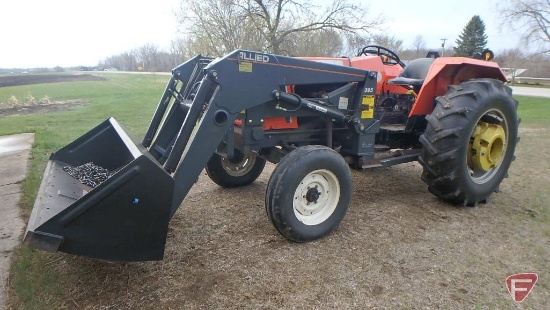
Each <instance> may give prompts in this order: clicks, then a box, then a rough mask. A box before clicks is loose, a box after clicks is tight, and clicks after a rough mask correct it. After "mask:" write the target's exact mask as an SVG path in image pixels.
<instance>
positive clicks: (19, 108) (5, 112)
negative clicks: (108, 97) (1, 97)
mask: <svg viewBox="0 0 550 310" xmlns="http://www.w3.org/2000/svg"><path fill="white" fill-rule="evenodd" d="M88 103H89V102H88V100H83V99H75V100H62V101H52V102H48V103H34V104H28V105H27V104H23V105H16V106H13V107H5V108H4V107H2V105H0V117H5V116H11V115H27V114H36V113H47V112H58V111H66V110H67V109H68V108H73V107H80V106H83V105H86V104H88Z"/></svg>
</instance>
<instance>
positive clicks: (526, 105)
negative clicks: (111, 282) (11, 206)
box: [0, 74, 550, 309]
mask: <svg viewBox="0 0 550 310" xmlns="http://www.w3.org/2000/svg"><path fill="white" fill-rule="evenodd" d="M105 77H107V80H106V81H89V82H67V83H56V84H37V85H25V86H17V87H4V88H0V102H6V101H8V100H9V98H11V97H12V96H15V97H17V98H24V97H25V96H27V95H28V94H29V92H30V93H31V94H32V95H33V96H34V97H36V98H43V97H45V96H48V97H49V98H51V100H69V99H84V100H88V101H89V102H90V103H89V104H88V105H86V106H84V107H79V108H76V109H74V110H68V111H65V112H55V113H46V114H35V115H23V116H10V117H5V118H1V119H0V135H8V134H15V133H23V132H33V133H35V144H34V147H33V151H32V163H31V167H30V169H29V174H28V176H27V178H26V180H25V182H24V184H23V198H22V200H21V206H22V210H23V214H24V215H25V216H28V215H29V213H30V210H31V208H32V205H33V203H34V199H35V196H36V192H37V190H38V187H39V185H40V180H41V177H42V174H43V171H44V167H45V164H46V161H47V159H48V157H49V155H50V154H51V153H52V152H54V151H56V150H58V149H59V148H61V147H63V146H64V145H66V144H68V143H69V142H71V141H73V140H74V139H76V138H78V137H79V136H81V135H82V134H84V133H85V132H87V131H88V130H90V129H91V128H93V127H94V126H96V125H98V124H99V123H100V122H102V121H103V120H105V119H106V118H108V117H111V116H113V117H115V118H116V119H117V120H119V122H120V123H121V124H122V125H123V126H124V127H125V128H126V129H127V130H128V131H129V132H130V133H131V134H134V135H135V136H137V137H141V136H142V135H143V134H144V132H145V130H146V129H147V125H148V123H149V121H150V119H151V116H152V114H153V112H154V110H155V108H156V106H157V104H158V100H159V99H160V96H161V95H162V92H163V90H164V87H165V83H166V82H167V81H168V79H169V76H166V75H134V74H106V75H105ZM517 99H518V100H519V102H520V105H519V115H520V117H521V118H522V124H521V126H529V127H543V128H547V129H550V99H543V98H532V97H517ZM546 220H549V219H548V218H547V217H546ZM56 257H57V256H56V254H50V253H44V252H40V251H34V250H30V249H28V248H25V247H21V248H19V249H18V250H17V251H16V252H15V255H14V260H13V262H12V269H11V272H12V275H11V280H10V285H9V291H10V295H9V296H10V305H11V306H12V307H14V308H25V309H55V308H59V307H61V306H63V305H64V306H65V307H69V308H71V307H73V308H74V307H75V305H72V304H70V303H68V304H67V300H70V296H71V292H70V291H67V290H66V289H67V287H70V286H71V283H72V284H73V285H81V283H75V282H73V280H74V279H72V278H71V277H70V276H69V277H64V278H60V277H59V273H58V272H57V271H58V269H59V268H64V266H63V265H60V266H58V267H56V268H53V269H52V268H47V271H45V269H44V268H43V266H44V265H49V264H55V263H56V262H55V259H56ZM63 258H65V259H67V258H66V257H63ZM69 259H73V258H69ZM82 272H84V273H85V272H93V270H91V269H90V270H82Z"/></svg>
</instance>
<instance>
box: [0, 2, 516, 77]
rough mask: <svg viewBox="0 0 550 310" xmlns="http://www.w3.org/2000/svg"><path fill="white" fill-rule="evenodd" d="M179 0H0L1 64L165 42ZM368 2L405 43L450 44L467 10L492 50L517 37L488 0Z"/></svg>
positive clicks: (65, 62)
mask: <svg viewBox="0 0 550 310" xmlns="http://www.w3.org/2000/svg"><path fill="white" fill-rule="evenodd" d="M180 1H181V0H137V1H136V0H94V1H83V0H1V1H0V14H1V15H0V68H34V67H49V68H51V67H55V66H61V67H73V66H95V65H97V63H98V62H99V61H100V60H102V59H104V58H106V57H109V56H112V55H116V54H119V53H122V52H125V51H130V50H132V49H134V48H136V47H139V46H141V45H143V44H146V43H153V44H156V45H157V46H158V47H159V48H161V49H166V50H167V49H168V47H169V46H170V41H171V40H172V39H173V38H175V37H176V36H177V35H178V31H181V30H182V29H178V24H177V20H176V15H175V12H176V11H177V10H178V8H179V3H180ZM327 1H328V0H321V1H320V2H321V3H322V2H327ZM369 2H370V11H371V14H373V16H374V15H378V14H382V15H383V16H385V20H386V23H385V24H384V26H383V27H382V30H383V32H386V33H388V34H390V35H393V36H395V37H396V38H398V39H401V40H403V46H404V47H405V48H407V47H412V43H413V40H414V38H415V37H416V36H417V35H419V34H421V35H422V36H423V37H424V40H425V41H426V43H427V47H430V48H437V47H440V46H441V42H442V41H441V39H442V38H447V39H448V40H447V43H446V46H447V47H449V46H451V45H455V44H454V42H455V40H456V39H457V38H458V35H459V34H460V32H461V31H462V29H463V28H464V26H465V25H466V24H467V23H468V21H469V20H470V19H471V18H472V16H474V15H479V16H480V17H481V19H482V20H483V21H484V22H485V25H486V34H487V35H488V37H489V40H488V41H489V43H488V47H489V48H491V49H492V50H493V51H495V52H497V53H498V50H501V49H505V48H512V47H516V46H517V44H518V43H519V34H517V33H512V32H509V31H507V32H502V31H500V30H499V26H500V25H499V22H498V21H499V19H498V16H497V13H496V9H495V7H494V1H479V0H459V1H455V0H451V1H443V0H415V1H403V0H393V1H361V3H369ZM205 31H207V29H205Z"/></svg>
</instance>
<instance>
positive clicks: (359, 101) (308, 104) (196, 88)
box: [24, 50, 379, 261]
mask: <svg viewBox="0 0 550 310" xmlns="http://www.w3.org/2000/svg"><path fill="white" fill-rule="evenodd" d="M376 81H377V73H376V72H369V71H366V70H362V69H357V68H351V67H343V66H337V65H331V64H326V63H318V62H312V61H308V60H302V59H296V58H291V57H283V56H275V55H271V54H263V53H257V52H250V51H244V50H236V51H234V52H232V53H230V54H228V55H226V56H225V57H222V58H220V59H215V60H214V59H212V58H206V57H201V56H197V57H195V58H193V59H190V60H189V61H187V62H186V63H184V64H182V65H180V66H179V67H177V68H175V69H174V70H173V75H172V77H171V79H170V81H169V82H168V85H167V87H166V89H165V91H164V93H163V95H162V97H161V100H160V103H159V105H158V107H157V110H156V112H155V114H154V115H153V118H152V121H151V124H150V126H149V128H148V130H147V132H146V134H145V137H144V139H143V141H142V142H141V143H139V142H136V141H135V140H133V139H132V138H131V137H130V136H129V135H128V134H127V133H126V131H125V130H124V129H123V128H122V126H121V125H120V124H118V122H117V121H116V120H115V119H112V118H111V119H108V120H106V121H105V122H103V123H102V124H100V125H99V126H97V127H96V128H94V129H92V130H91V131H90V132H88V133H86V134H85V135H83V136H82V137H80V138H79V139H77V140H75V141H74V142H72V143H71V144H69V145H67V146H65V147H64V148H62V149H60V150H59V151H57V152H56V153H54V154H52V156H51V157H50V160H49V162H48V165H47V168H46V172H45V174H44V177H43V180H42V183H41V186H40V189H39V193H38V195H37V199H36V201H35V205H34V208H33V211H32V214H31V218H30V220H29V224H28V227H27V233H26V235H25V240H24V242H25V244H27V245H29V246H31V247H35V248H38V249H42V250H48V251H63V252H66V253H71V254H76V255H82V256H87V257H92V258H99V259H105V260H113V261H144V260H159V259H162V258H163V255H164V246H165V243H166V235H167V231H168V224H169V221H170V219H171V218H172V217H173V215H174V214H175V212H176V210H177V209H178V208H179V206H180V205H181V204H182V201H183V200H184V198H185V197H186V195H187V194H188V193H189V190H190V189H191V187H192V186H193V184H194V183H195V182H196V180H197V179H198V177H199V175H200V173H201V171H202V169H203V168H204V167H205V165H206V163H207V161H208V160H209V159H210V157H212V155H213V154H214V153H215V152H216V151H217V150H218V148H219V147H220V145H222V144H224V143H225V144H228V145H227V148H228V150H227V153H228V154H231V152H232V147H234V145H231V144H232V143H233V142H234V141H233V140H234V131H236V130H237V129H236V128H235V126H236V125H235V124H236V122H235V121H236V120H237V119H239V120H240V121H241V122H244V121H246V129H247V130H249V132H252V133H251V134H250V137H248V136H247V137H245V140H246V139H249V140H250V141H254V142H253V143H255V144H254V145H252V146H250V147H248V146H247V145H245V146H244V147H245V148H246V147H248V149H253V150H259V149H260V147H262V145H261V144H260V142H262V141H263V142H262V143H266V142H265V141H264V140H265V139H264V140H262V137H263V136H262V135H263V129H262V123H263V122H264V118H265V116H269V115H287V114H288V113H286V112H281V109H282V108H280V107H279V103H285V104H286V105H287V106H288V105H290V106H293V107H294V108H295V111H298V110H299V113H298V114H300V113H301V114H300V115H306V116H307V115H314V116H323V119H326V121H327V122H328V123H330V124H328V125H327V129H328V128H332V122H336V123H337V124H338V126H341V127H342V129H345V128H348V129H349V131H350V132H351V133H352V134H351V135H349V136H348V135H346V136H345V137H344V138H345V139H344V140H346V141H347V140H353V141H354V143H353V145H354V146H353V147H350V151H349V152H351V153H353V154H356V155H360V156H363V155H367V156H368V155H369V154H370V155H372V153H373V152H374V134H375V133H376V132H377V131H378V127H377V126H378V125H379V124H378V121H377V120H375V119H373V117H372V109H373V106H374V98H375V91H376ZM316 84H331V85H336V86H338V87H339V88H338V89H337V90H334V91H333V92H331V93H330V94H329V95H328V97H327V98H320V99H316V100H314V101H312V100H308V99H305V98H301V97H300V96H298V95H296V94H289V93H287V92H286V91H287V90H288V89H289V86H300V85H316ZM344 99H345V100H344ZM348 100H349V104H348ZM344 103H345V104H344ZM248 110H250V111H254V112H253V113H252V112H251V113H250V114H246V118H243V114H242V112H243V111H248ZM287 111H288V110H287ZM277 113H278V114H277ZM285 113H286V114H285ZM346 130H347V129H346ZM329 131H330V130H329ZM327 135H328V134H327ZM331 135H332V133H331V134H330V136H331ZM254 139H256V140H257V141H256V140H254ZM269 143H272V142H269ZM245 144H246V141H245ZM329 144H330V143H329ZM230 146H231V147H230ZM271 146H272V147H273V146H274V145H271ZM283 155H284V154H283ZM90 162H91V163H94V164H96V165H98V166H101V167H103V168H105V169H107V170H109V171H111V172H112V173H113V174H112V176H111V177H110V178H108V179H106V180H105V181H103V182H101V183H100V184H99V185H98V186H96V187H90V186H88V185H86V184H80V183H83V182H82V180H80V183H79V182H78V180H75V179H74V178H72V177H71V176H69V175H68V174H67V173H66V170H67V169H69V170H70V169H73V167H77V166H80V165H84V164H86V163H90Z"/></svg>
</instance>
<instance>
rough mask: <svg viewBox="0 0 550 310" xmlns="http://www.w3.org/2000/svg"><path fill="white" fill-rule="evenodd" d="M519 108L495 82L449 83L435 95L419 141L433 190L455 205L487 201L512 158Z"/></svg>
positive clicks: (425, 178)
mask: <svg viewBox="0 0 550 310" xmlns="http://www.w3.org/2000/svg"><path fill="white" fill-rule="evenodd" d="M517 105H518V102H517V101H516V100H515V99H514V98H513V97H512V90H511V89H510V88H509V87H507V86H505V85H504V84H503V83H502V82H500V81H498V80H493V79H477V80H471V81H467V82H463V83H461V84H459V85H451V86H449V90H448V91H447V93H446V94H445V95H444V96H441V97H437V98H436V106H435V108H434V110H433V112H432V113H431V114H430V115H427V116H426V120H427V122H428V125H427V128H426V131H425V132H424V134H423V135H422V136H421V137H420V142H421V143H422V145H423V149H422V153H421V155H420V157H419V162H420V163H421V164H422V166H423V168H424V170H423V172H422V180H423V181H424V182H425V183H427V184H428V189H429V191H430V192H431V193H433V194H434V195H436V196H437V197H439V198H441V199H443V200H446V201H449V202H452V203H456V204H462V205H473V206H475V205H477V204H478V203H479V202H486V200H487V198H488V197H489V196H490V195H491V194H492V193H493V192H495V191H497V190H498V188H499V185H500V183H501V182H502V180H503V179H504V178H505V177H506V176H507V175H508V168H509V167H510V164H511V163H512V161H513V159H514V151H515V148H516V143H517V141H518V124H519V119H518V116H517V111H516V110H517Z"/></svg>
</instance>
